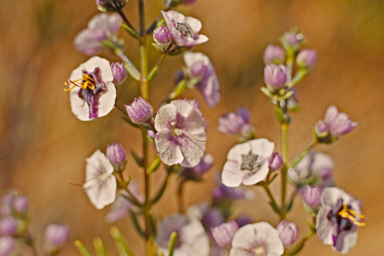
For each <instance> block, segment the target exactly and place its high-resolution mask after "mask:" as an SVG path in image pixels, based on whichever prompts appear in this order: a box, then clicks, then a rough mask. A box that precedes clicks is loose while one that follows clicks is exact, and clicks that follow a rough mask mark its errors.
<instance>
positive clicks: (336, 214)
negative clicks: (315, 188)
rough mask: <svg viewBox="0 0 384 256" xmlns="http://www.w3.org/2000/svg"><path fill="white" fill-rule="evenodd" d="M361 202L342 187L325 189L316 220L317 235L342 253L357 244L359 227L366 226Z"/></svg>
mask: <svg viewBox="0 0 384 256" xmlns="http://www.w3.org/2000/svg"><path fill="white" fill-rule="evenodd" d="M360 203H361V202H360V201H359V200H355V199H354V198H353V197H352V196H350V195H349V194H347V193H346V192H344V191H343V190H342V189H340V188H335V187H333V188H325V189H324V191H323V194H322V195H321V205H322V206H321V208H320V210H319V213H318V214H317V221H316V230H317V235H318V236H319V238H320V240H321V241H322V242H323V243H324V244H328V245H332V248H333V249H334V250H336V251H339V252H341V253H347V252H348V251H349V250H350V249H351V248H352V247H353V246H354V245H355V244H356V240H357V227H359V226H365V222H364V221H365V217H364V216H363V215H361V212H360Z"/></svg>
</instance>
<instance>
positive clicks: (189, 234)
mask: <svg viewBox="0 0 384 256" xmlns="http://www.w3.org/2000/svg"><path fill="white" fill-rule="evenodd" d="M157 230H158V232H157V237H156V242H157V244H158V245H159V246H160V248H159V250H160V251H161V252H162V253H164V255H165V256H167V255H168V248H167V247H168V240H169V236H170V235H171V234H172V232H176V233H177V238H176V239H177V242H176V245H175V250H174V252H173V255H175V256H195V255H199V256H208V255H209V238H208V236H207V235H206V234H205V231H204V228H203V226H202V225H201V223H200V222H199V221H198V220H191V219H188V218H187V217H185V216H184V215H180V214H179V215H171V216H168V217H167V218H166V219H164V220H163V221H162V222H161V223H160V224H159V226H158V229H157Z"/></svg>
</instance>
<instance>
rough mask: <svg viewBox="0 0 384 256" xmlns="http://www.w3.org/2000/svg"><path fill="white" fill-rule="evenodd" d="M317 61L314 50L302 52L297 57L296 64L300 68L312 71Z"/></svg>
mask: <svg viewBox="0 0 384 256" xmlns="http://www.w3.org/2000/svg"><path fill="white" fill-rule="evenodd" d="M316 61H317V53H316V51H315V50H308V49H305V50H302V51H301V52H300V53H299V55H297V59H296V63H297V65H298V66H299V67H301V68H307V69H312V68H313V67H314V66H315V64H316Z"/></svg>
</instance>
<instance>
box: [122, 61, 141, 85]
mask: <svg viewBox="0 0 384 256" xmlns="http://www.w3.org/2000/svg"><path fill="white" fill-rule="evenodd" d="M124 67H125V69H126V70H127V72H128V74H130V75H131V77H132V78H133V79H135V80H136V81H139V80H140V78H141V74H140V72H139V71H138V70H137V69H136V67H135V66H133V64H132V63H130V65H128V64H127V63H126V62H124Z"/></svg>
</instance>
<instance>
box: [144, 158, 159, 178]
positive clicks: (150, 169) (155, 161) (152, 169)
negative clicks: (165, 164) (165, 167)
mask: <svg viewBox="0 0 384 256" xmlns="http://www.w3.org/2000/svg"><path fill="white" fill-rule="evenodd" d="M160 164H161V160H160V157H159V156H156V157H155V159H153V161H152V163H151V164H150V165H149V167H148V171H147V173H148V174H151V173H153V172H155V171H156V170H157V168H159V166H160Z"/></svg>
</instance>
